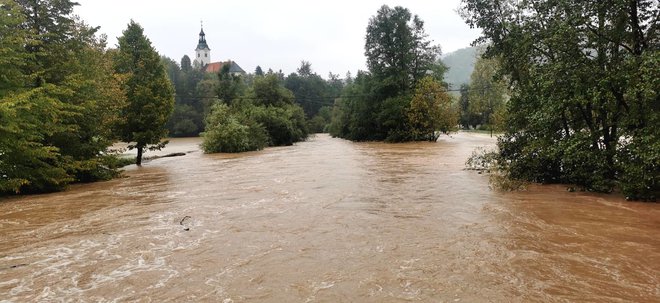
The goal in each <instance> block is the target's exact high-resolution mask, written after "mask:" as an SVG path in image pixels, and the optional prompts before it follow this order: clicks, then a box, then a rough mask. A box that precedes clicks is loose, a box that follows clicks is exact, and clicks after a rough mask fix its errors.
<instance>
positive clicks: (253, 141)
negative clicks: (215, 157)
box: [202, 73, 307, 153]
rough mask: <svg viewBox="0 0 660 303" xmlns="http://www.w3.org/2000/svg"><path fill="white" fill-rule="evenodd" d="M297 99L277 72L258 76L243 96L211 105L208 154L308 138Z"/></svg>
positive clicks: (204, 145)
mask: <svg viewBox="0 0 660 303" xmlns="http://www.w3.org/2000/svg"><path fill="white" fill-rule="evenodd" d="M233 85H242V84H240V83H234V84H233ZM228 89H229V90H230V91H233V90H234V88H233V87H228ZM230 97H231V96H230ZM293 100H294V97H293V93H292V92H291V91H289V90H288V89H286V88H285V87H284V86H282V83H281V81H280V79H279V77H278V76H277V75H276V74H274V73H269V74H267V75H265V76H257V77H256V78H255V79H254V81H253V84H252V86H251V87H249V88H248V89H247V90H246V91H245V93H243V95H242V96H239V97H232V99H228V100H221V101H219V102H218V103H216V104H214V105H213V106H212V107H211V111H210V113H209V115H208V116H207V118H206V129H205V132H204V133H202V136H203V138H204V142H203V143H202V148H203V149H204V151H205V152H207V153H217V152H228V153H233V152H244V151H251V150H259V149H262V148H264V147H266V146H280V145H292V144H293V143H295V142H298V141H302V140H305V139H306V138H307V126H306V123H305V113H304V111H303V109H302V108H301V107H300V106H298V105H297V104H294V101H293Z"/></svg>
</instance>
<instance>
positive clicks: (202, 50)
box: [195, 24, 211, 66]
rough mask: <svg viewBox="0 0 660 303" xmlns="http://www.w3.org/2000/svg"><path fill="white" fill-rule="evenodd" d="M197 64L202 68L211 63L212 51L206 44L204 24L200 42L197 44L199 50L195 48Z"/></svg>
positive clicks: (200, 33)
mask: <svg viewBox="0 0 660 303" xmlns="http://www.w3.org/2000/svg"><path fill="white" fill-rule="evenodd" d="M195 53H196V57H195V63H197V64H199V65H200V66H205V65H207V64H209V63H211V49H210V48H209V45H208V44H206V34H205V33H204V25H203V24H202V29H201V30H200V32H199V42H197V48H195Z"/></svg>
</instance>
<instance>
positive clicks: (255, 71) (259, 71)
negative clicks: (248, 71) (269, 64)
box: [254, 65, 264, 76]
mask: <svg viewBox="0 0 660 303" xmlns="http://www.w3.org/2000/svg"><path fill="white" fill-rule="evenodd" d="M254 75H255V76H263V75H264V71H263V70H262V69H261V66H259V65H257V68H255V69H254Z"/></svg>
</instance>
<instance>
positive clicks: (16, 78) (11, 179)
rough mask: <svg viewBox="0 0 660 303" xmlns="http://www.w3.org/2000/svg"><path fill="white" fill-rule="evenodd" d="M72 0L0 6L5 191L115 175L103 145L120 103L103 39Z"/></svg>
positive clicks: (0, 148) (0, 167)
mask: <svg viewBox="0 0 660 303" xmlns="http://www.w3.org/2000/svg"><path fill="white" fill-rule="evenodd" d="M75 5H76V4H75V3H73V2H71V1H7V2H3V3H2V5H0V10H2V12H3V13H2V15H1V16H0V24H2V25H1V26H0V31H5V30H8V29H10V30H9V31H8V32H3V33H2V39H0V40H1V42H0V44H2V47H0V52H2V53H3V56H2V59H0V64H2V65H5V64H7V63H8V62H5V61H4V60H3V59H7V60H11V65H12V66H3V68H2V72H0V117H1V118H2V119H1V120H2V125H3V126H2V127H1V128H2V130H0V132H2V133H3V134H2V136H0V137H2V139H0V176H2V177H0V183H2V184H0V191H1V192H44V191H52V190H58V189H61V188H64V187H65V186H66V185H67V184H68V183H70V182H74V181H75V182H82V181H93V180H98V179H105V178H108V177H111V176H112V175H114V171H113V170H112V169H108V166H107V165H106V164H107V163H105V159H104V157H101V156H100V154H101V152H103V151H105V149H106V148H107V146H108V145H110V144H111V142H112V138H113V134H112V132H110V131H109V129H110V125H111V124H112V123H113V122H114V117H116V116H117V115H116V111H115V110H116V106H114V105H115V104H121V103H122V98H121V97H119V98H117V97H116V96H117V95H119V94H118V91H119V86H118V79H117V78H115V77H114V76H113V74H112V69H111V64H110V60H109V57H108V55H107V53H106V51H105V41H104V39H103V38H98V37H96V36H95V33H96V28H91V27H89V26H87V25H85V24H83V23H82V22H79V21H78V20H77V19H76V18H75V17H74V16H73V15H72V12H73V7H74V6H75Z"/></svg>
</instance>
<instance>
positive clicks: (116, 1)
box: [75, 0, 479, 77]
mask: <svg viewBox="0 0 660 303" xmlns="http://www.w3.org/2000/svg"><path fill="white" fill-rule="evenodd" d="M77 2H78V3H80V6H79V7H77V8H76V11H75V13H76V14H77V15H79V16H80V17H81V18H82V19H83V20H85V22H87V23H88V24H90V25H93V26H101V30H100V32H101V33H105V34H107V35H108V40H109V41H108V42H109V45H110V46H114V45H116V43H117V39H116V37H118V36H120V35H121V32H122V30H124V29H125V28H126V25H127V24H128V22H129V21H130V19H133V20H135V21H136V22H138V23H140V24H141V25H142V27H144V29H145V34H146V35H147V37H149V39H150V40H151V42H152V44H153V45H154V47H155V48H156V50H157V51H158V52H159V53H160V54H161V55H165V56H168V57H170V58H172V59H174V60H175V61H177V62H179V61H180V60H181V57H183V55H188V56H190V57H191V58H194V56H193V55H194V49H195V47H196V46H197V40H198V34H199V29H200V20H203V22H204V32H205V33H206V40H207V42H208V44H209V47H210V48H211V60H212V61H224V60H228V59H231V60H234V61H236V62H237V63H238V64H239V65H240V66H241V67H243V69H244V70H245V71H247V72H253V71H254V69H255V68H256V66H257V65H260V66H261V67H262V68H263V69H264V70H267V69H268V68H272V69H273V70H276V71H277V70H279V69H281V70H282V71H283V72H284V73H285V74H288V73H291V72H294V71H295V70H296V68H297V67H298V66H299V65H300V61H301V60H306V61H309V62H311V63H312V69H313V70H314V71H315V72H317V73H318V74H320V75H322V76H323V77H327V75H328V72H333V73H335V74H340V75H341V77H343V76H344V75H345V74H346V72H347V71H350V72H351V73H353V75H355V72H356V71H357V70H359V69H366V64H365V58H364V36H365V31H366V27H367V23H368V22H369V18H370V17H371V16H373V15H375V14H376V11H377V10H378V8H379V7H380V6H381V5H383V4H387V5H389V6H396V5H401V6H404V7H407V8H408V9H410V11H411V12H412V13H413V14H417V15H419V16H420V17H421V18H422V20H424V21H425V29H426V32H427V33H428V34H429V36H430V38H431V39H433V40H434V43H436V44H440V45H441V46H442V50H443V53H448V52H451V51H455V50H457V49H460V48H463V47H467V46H469V44H470V43H471V42H472V41H473V40H474V39H475V38H476V37H477V36H478V35H479V31H478V30H472V29H470V28H469V27H468V26H467V25H466V24H465V23H464V22H463V21H462V19H461V18H460V17H459V16H458V14H457V13H456V10H457V8H458V7H459V4H460V0H436V1H428V0H408V1H388V0H377V1H372V0H353V1H345V0H333V1H330V0H326V1H311V0H307V1H304V0H300V1H299V0H280V1H253V0H240V1H236V0H234V1H225V0H188V1H163V0H160V1H156V0H141V1H135V0H78V1H77Z"/></svg>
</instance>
